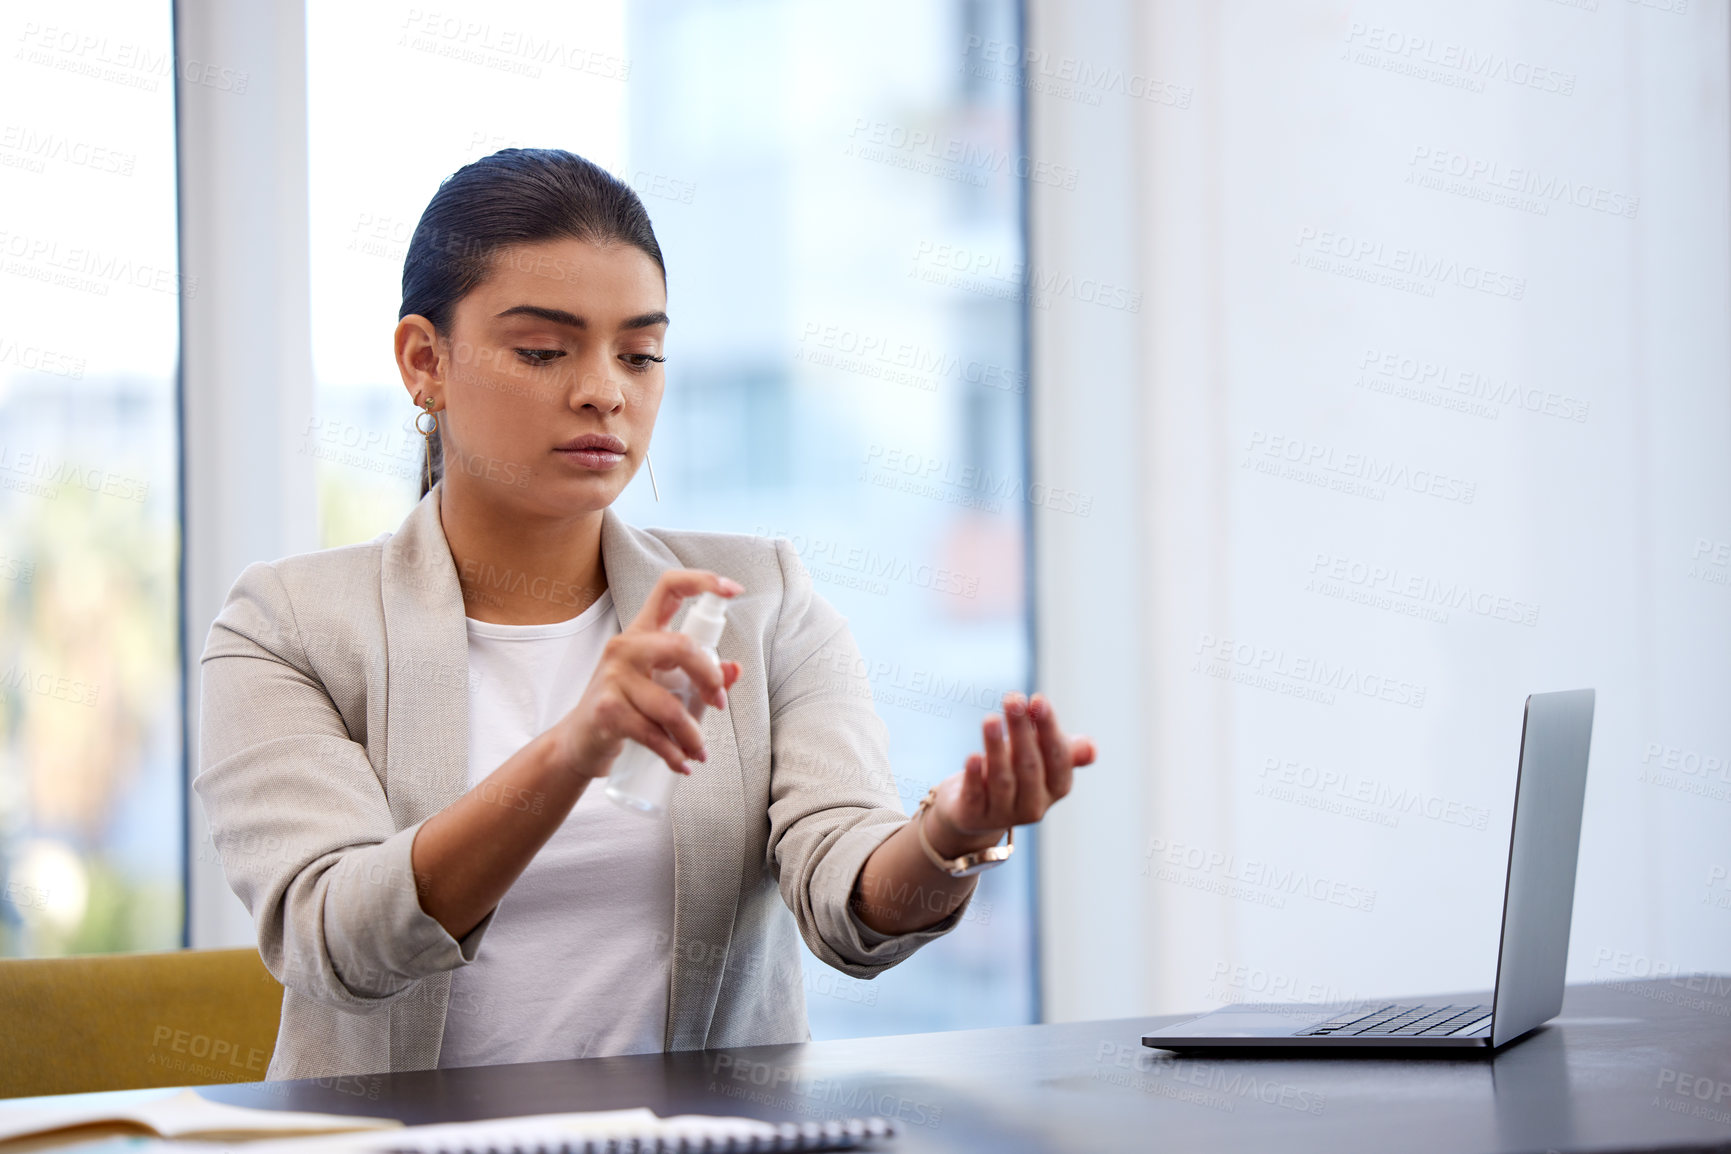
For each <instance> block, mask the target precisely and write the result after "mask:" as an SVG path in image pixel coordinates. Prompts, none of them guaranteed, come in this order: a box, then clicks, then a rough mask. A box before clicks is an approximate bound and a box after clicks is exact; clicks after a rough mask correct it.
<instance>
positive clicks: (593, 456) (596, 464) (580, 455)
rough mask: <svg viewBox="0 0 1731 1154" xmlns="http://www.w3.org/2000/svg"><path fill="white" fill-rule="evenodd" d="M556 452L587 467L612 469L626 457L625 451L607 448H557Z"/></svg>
mask: <svg viewBox="0 0 1731 1154" xmlns="http://www.w3.org/2000/svg"><path fill="white" fill-rule="evenodd" d="M553 451H554V452H555V453H558V454H559V455H560V456H562V457H565V458H567V459H569V460H572V461H575V462H577V463H578V464H579V465H582V466H583V467H584V468H585V469H611V468H613V466H615V465H617V464H618V463H619V462H621V461H623V460H624V459H625V454H624V453H613V452H609V451H608V450H606V449H555V450H553Z"/></svg>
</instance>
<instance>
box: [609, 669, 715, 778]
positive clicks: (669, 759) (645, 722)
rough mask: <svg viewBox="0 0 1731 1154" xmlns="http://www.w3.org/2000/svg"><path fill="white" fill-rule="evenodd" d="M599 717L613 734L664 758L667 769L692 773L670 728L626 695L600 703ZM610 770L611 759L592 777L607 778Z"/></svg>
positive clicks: (617, 755)
mask: <svg viewBox="0 0 1731 1154" xmlns="http://www.w3.org/2000/svg"><path fill="white" fill-rule="evenodd" d="M658 688H659V687H658ZM663 692H665V691H663ZM599 716H600V717H601V718H602V719H603V720H604V722H605V723H606V725H607V727H608V728H609V729H610V730H612V731H613V733H614V734H616V735H617V736H619V737H628V738H630V739H631V740H632V741H635V742H636V743H637V744H638V745H641V746H644V747H646V748H648V749H650V750H653V751H654V752H655V754H656V756H658V757H660V758H661V760H662V761H665V762H666V763H667V765H668V768H670V769H672V770H673V771H674V772H675V773H683V774H687V775H689V774H690V773H691V771H690V770H689V769H687V768H685V754H684V753H683V752H682V751H681V750H680V748H679V746H677V745H675V744H674V742H673V739H672V738H670V737H668V736H667V731H666V730H664V729H662V728H661V726H659V725H657V724H656V723H655V722H653V721H651V720H649V718H647V717H644V716H643V714H642V713H641V712H639V711H638V709H637V707H636V706H634V705H632V704H631V703H630V702H629V701H627V700H626V699H625V697H624V695H623V694H621V695H620V697H619V698H617V699H615V700H613V701H611V702H608V703H606V704H604V705H603V706H601V709H600V713H599ZM618 757H619V754H618V753H615V754H614V755H613V759H612V761H617V760H618ZM611 769H612V762H611V761H610V762H609V763H608V764H607V765H606V766H604V767H601V772H599V773H596V774H594V775H593V776H596V777H605V776H607V773H608V772H609V771H610V770H611Z"/></svg>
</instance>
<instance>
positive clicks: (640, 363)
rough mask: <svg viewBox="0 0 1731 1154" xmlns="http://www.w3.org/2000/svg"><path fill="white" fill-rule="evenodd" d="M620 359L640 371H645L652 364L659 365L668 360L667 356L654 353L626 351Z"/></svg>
mask: <svg viewBox="0 0 1731 1154" xmlns="http://www.w3.org/2000/svg"><path fill="white" fill-rule="evenodd" d="M620 359H621V360H623V361H624V362H625V363H626V364H628V365H630V366H631V367H632V368H634V369H636V370H637V371H638V372H644V371H645V370H647V369H648V368H649V366H650V365H659V364H661V363H663V362H664V361H666V360H667V358H666V357H658V356H655V355H654V354H653V353H626V354H625V355H624V356H623V357H621V358H620Z"/></svg>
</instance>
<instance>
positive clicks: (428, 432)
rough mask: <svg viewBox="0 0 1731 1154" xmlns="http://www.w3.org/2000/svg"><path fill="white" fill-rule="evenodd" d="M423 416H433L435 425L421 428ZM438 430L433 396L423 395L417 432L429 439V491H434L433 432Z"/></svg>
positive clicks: (417, 417)
mask: <svg viewBox="0 0 1731 1154" xmlns="http://www.w3.org/2000/svg"><path fill="white" fill-rule="evenodd" d="M422 417H432V418H433V427H432V428H430V429H423V428H421V418H422ZM438 431H439V418H438V416H437V415H436V414H435V413H434V412H433V398H432V397H431V396H426V397H422V398H421V411H420V412H418V413H416V414H415V432H417V433H419V434H421V436H423V437H425V438H426V439H427V491H428V492H432V489H433V434H434V433H436V432H438Z"/></svg>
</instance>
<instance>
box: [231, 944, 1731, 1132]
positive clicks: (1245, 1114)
mask: <svg viewBox="0 0 1731 1154" xmlns="http://www.w3.org/2000/svg"><path fill="white" fill-rule="evenodd" d="M1168 1020H1171V1019H1153V1018H1137V1019H1127V1020H1124V1021H1116V1022H1079V1023H1070V1024H1065V1025H1051V1026H1026V1027H1019V1028H1014V1029H1001V1030H970V1031H962V1032H958V1033H953V1034H920V1035H912V1036H906V1037H895V1038H864V1039H858V1040H853V1041H845V1042H812V1043H808V1044H806V1045H801V1046H761V1047H754V1048H751V1049H740V1050H720V1051H705V1052H694V1053H683V1054H648V1055H641V1056H636V1057H629V1058H594V1059H587V1060H583V1061H574V1062H546V1063H536V1064H528V1065H521V1066H495V1067H486V1068H477V1069H470V1070H445V1071H437V1070H432V1071H422V1072H419V1073H412V1074H388V1075H378V1076H374V1077H363V1078H346V1079H334V1080H330V1081H325V1082H320V1081H306V1082H290V1083H254V1084H248V1085H233V1086H222V1087H215V1088H210V1089H206V1090H204V1091H202V1092H203V1093H205V1094H207V1095H208V1096H210V1097H212V1098H216V1099H219V1100H222V1101H226V1102H234V1103H237V1104H241V1105H247V1106H261V1107H276V1108H280V1109H300V1110H321V1111H328V1112H332V1113H368V1114H391V1115H394V1116H396V1117H398V1118H401V1119H402V1120H403V1121H404V1122H408V1123H416V1122H445V1121H458V1120H463V1119H473V1118H488V1117H501V1116H506V1115H519V1114H539V1113H553V1112H558V1111H567V1110H583V1109H600V1108H618V1107H624V1106H649V1107H651V1108H653V1109H654V1110H655V1111H656V1112H657V1113H661V1114H676V1113H709V1114H744V1115H751V1116H754V1117H760V1118H770V1119H783V1118H826V1117H846V1116H849V1115H855V1114H859V1115H865V1114H872V1113H876V1114H882V1115H886V1116H890V1117H895V1118H899V1119H900V1120H901V1122H902V1127H903V1135H904V1137H903V1138H902V1139H901V1140H900V1141H898V1142H896V1143H895V1144H894V1148H895V1149H897V1150H899V1151H903V1152H905V1154H915V1152H918V1151H928V1150H982V1151H984V1150H990V1151H1011V1150H1078V1151H1082V1150H1086V1151H1117V1150H1132V1151H1133V1150H1178V1151H1199V1150H1233V1151H1249V1150H1267V1151H1280V1152H1282V1154H1300V1152H1303V1151H1328V1152H1329V1154H1337V1152H1340V1151H1357V1150H1364V1151H1379V1152H1380V1151H1418V1152H1422V1151H1543V1150H1606V1149H1626V1148H1653V1147H1659V1146H1676V1145H1682V1146H1685V1147H1687V1146H1688V1145H1689V1144H1694V1147H1695V1148H1698V1149H1710V1150H1725V1151H1731V977H1692V978H1678V979H1672V980H1657V981H1643V982H1631V983H1627V984H1617V985H1592V986H1576V987H1571V988H1570V989H1569V993H1568V999H1567V1002H1566V1003H1565V1005H1564V1008H1563V1015H1562V1017H1560V1018H1559V1019H1557V1020H1556V1021H1554V1022H1552V1023H1551V1024H1550V1025H1549V1026H1547V1027H1544V1028H1543V1029H1542V1030H1540V1031H1539V1032H1538V1033H1536V1034H1534V1035H1531V1036H1529V1037H1528V1038H1526V1039H1524V1040H1523V1041H1520V1042H1517V1043H1515V1044H1514V1045H1512V1046H1510V1047H1508V1048H1506V1049H1505V1050H1503V1051H1502V1052H1501V1053H1499V1054H1497V1055H1495V1056H1494V1057H1467V1058H1460V1057H1440V1058H1436V1057H1432V1058H1410V1059H1405V1060H1400V1061H1391V1060H1389V1059H1387V1058H1351V1057H1348V1058H1339V1057H1336V1058H1330V1059H1328V1060H1318V1059H1315V1058H1298V1059H1293V1058H1231V1059H1220V1058H1210V1059H1199V1058H1188V1057H1177V1056H1174V1055H1172V1054H1170V1053H1167V1052H1165V1051H1156V1050H1149V1049H1145V1048H1144V1047H1143V1046H1142V1045H1140V1042H1139V1039H1140V1037H1141V1035H1142V1033H1143V1031H1144V1030H1146V1029H1147V1028H1148V1027H1150V1026H1151V1025H1154V1024H1156V1023H1159V1022H1164V1021H1168Z"/></svg>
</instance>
